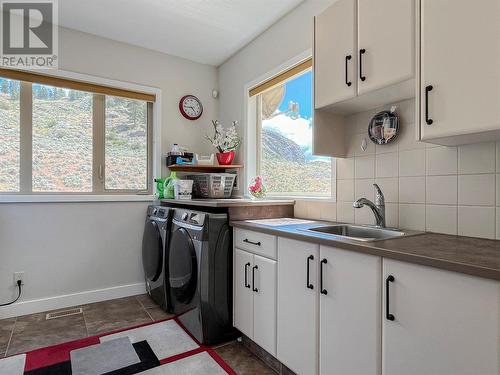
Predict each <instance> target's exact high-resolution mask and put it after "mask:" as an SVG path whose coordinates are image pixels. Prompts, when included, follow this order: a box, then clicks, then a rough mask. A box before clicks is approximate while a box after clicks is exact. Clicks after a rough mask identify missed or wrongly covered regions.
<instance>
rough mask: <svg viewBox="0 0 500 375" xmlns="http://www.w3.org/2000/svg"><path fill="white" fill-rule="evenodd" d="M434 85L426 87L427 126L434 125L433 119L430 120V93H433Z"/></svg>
mask: <svg viewBox="0 0 500 375" xmlns="http://www.w3.org/2000/svg"><path fill="white" fill-rule="evenodd" d="M433 88H434V87H432V85H429V86H425V122H426V123H427V125H432V123H433V122H434V120H433V119H431V118H429V91H432V89H433Z"/></svg>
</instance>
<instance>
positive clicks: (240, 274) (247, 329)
mask: <svg viewBox="0 0 500 375" xmlns="http://www.w3.org/2000/svg"><path fill="white" fill-rule="evenodd" d="M252 267H253V255H252V254H250V253H247V252H246V251H243V250H240V249H235V250H234V326H235V327H236V328H238V329H239V330H240V331H241V332H243V333H244V334H245V335H247V336H248V337H250V338H253V293H252V289H251V284H252Z"/></svg>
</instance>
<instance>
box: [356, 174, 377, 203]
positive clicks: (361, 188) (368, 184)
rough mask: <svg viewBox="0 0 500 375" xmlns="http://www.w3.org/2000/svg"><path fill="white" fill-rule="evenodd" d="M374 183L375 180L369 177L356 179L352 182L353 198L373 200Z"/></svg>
mask: <svg viewBox="0 0 500 375" xmlns="http://www.w3.org/2000/svg"><path fill="white" fill-rule="evenodd" d="M374 183H375V181H374V180H373V179H371V178H368V179H357V180H356V182H355V183H354V200H356V199H359V198H366V199H369V200H371V201H373V200H374V199H375V188H374V187H373V184H374Z"/></svg>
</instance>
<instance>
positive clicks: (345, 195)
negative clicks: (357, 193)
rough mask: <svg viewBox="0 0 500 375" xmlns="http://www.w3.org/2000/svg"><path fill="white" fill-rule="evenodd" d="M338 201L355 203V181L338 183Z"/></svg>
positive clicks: (339, 181) (340, 181)
mask: <svg viewBox="0 0 500 375" xmlns="http://www.w3.org/2000/svg"><path fill="white" fill-rule="evenodd" d="M337 200H338V201H339V202H352V201H354V180H338V181H337Z"/></svg>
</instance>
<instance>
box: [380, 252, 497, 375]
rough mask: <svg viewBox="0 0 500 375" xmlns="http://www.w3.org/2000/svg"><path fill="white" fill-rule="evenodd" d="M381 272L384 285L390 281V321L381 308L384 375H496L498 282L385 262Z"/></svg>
mask: <svg viewBox="0 0 500 375" xmlns="http://www.w3.org/2000/svg"><path fill="white" fill-rule="evenodd" d="M383 268H384V270H383V275H384V277H383V281H384V282H385V281H386V279H387V277H389V276H390V275H392V276H393V277H394V281H393V282H389V283H388V284H389V296H390V299H389V310H390V313H391V314H393V315H394V320H392V321H391V320H388V319H387V317H386V315H385V314H386V312H387V311H386V309H385V308H384V315H383V325H382V330H383V332H382V337H383V342H382V352H383V357H382V364H383V374H384V375H407V374H415V375H422V374H440V375H447V374H448V375H460V374H463V375H466V374H467V375H470V374H483V375H492V374H499V373H500V364H499V360H498V359H499V357H498V353H500V283H499V282H497V281H493V280H488V279H482V278H478V277H473V276H468V275H464V274H459V273H455V272H450V271H444V270H439V269H436V268H431V267H424V266H419V265H414V264H409V263H403V262H398V261H393V260H387V259H384V260H383ZM384 289H385V287H384ZM385 294H386V293H385V290H384V301H386V298H387V296H386V295H385ZM384 307H385V306H384Z"/></svg>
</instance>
